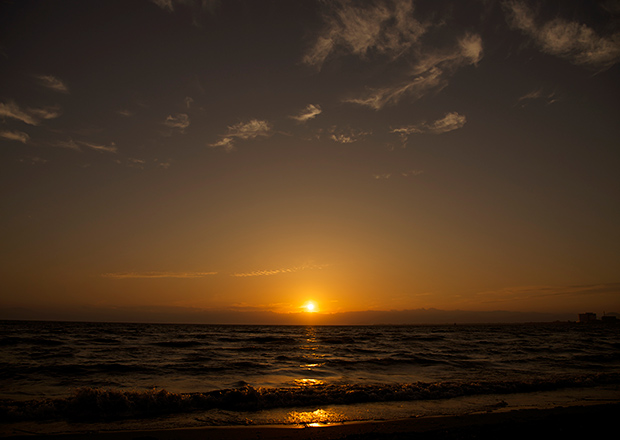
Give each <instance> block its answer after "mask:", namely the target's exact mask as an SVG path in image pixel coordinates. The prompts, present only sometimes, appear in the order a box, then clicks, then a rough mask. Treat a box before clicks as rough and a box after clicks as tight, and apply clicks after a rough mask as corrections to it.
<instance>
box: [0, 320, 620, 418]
mask: <svg viewBox="0 0 620 440" xmlns="http://www.w3.org/2000/svg"><path fill="white" fill-rule="evenodd" d="M619 383H620V326H617V325H582V324H577V323H549V324H540V323H537V324H515V325H505V324H503V325H449V326H448V325H446V326H252V325H229V326H224V325H187V324H183V325H180V324H179V325H176V324H126V323H78V322H23V321H22V322H18V321H3V322H0V421H4V422H15V421H20V420H45V419H46V418H55V419H58V418H60V419H62V418H66V419H70V420H71V419H72V420H96V419H99V420H100V419H104V420H113V419H127V418H132V417H133V418H141V417H152V416H153V414H155V415H157V416H166V415H170V414H188V413H191V414H196V411H199V412H200V415H199V416H195V417H194V420H198V421H201V422H202V423H205V424H230V423H247V420H249V419H252V417H251V416H248V414H250V415H251V414H254V415H256V414H258V412H261V411H271V412H270V413H269V416H268V417H267V416H264V417H263V419H264V420H269V421H275V422H286V421H288V422H295V417H296V416H295V415H296V414H297V415H299V414H302V415H303V414H306V415H307V414H310V416H308V417H309V419H308V420H310V421H312V420H315V421H325V422H334V421H341V420H339V418H340V419H342V420H351V419H352V416H351V415H350V414H353V413H354V414H358V416H357V417H358V418H360V417H359V414H367V415H368V417H367V418H373V417H374V418H377V414H378V413H381V411H383V412H385V413H386V414H388V416H389V415H390V414H391V416H394V415H397V413H398V411H397V409H398V408H402V403H403V402H425V405H427V406H428V405H433V404H434V403H435V402H439V401H441V402H444V403H445V402H446V401H450V399H452V400H454V399H461V400H460V401H459V402H464V401H463V399H467V398H468V397H470V396H478V401H480V398H481V396H482V398H486V399H487V400H488V402H490V404H493V402H495V401H500V400H497V399H495V400H493V397H494V396H500V395H508V394H515V393H520V394H530V395H531V394H532V393H540V392H544V391H549V390H566V389H588V388H594V387H601V386H607V387H610V386H611V387H612V389H615V390H617V389H618V388H617V387H618V384H619ZM619 397H620V396H619ZM460 404H463V403H460ZM360 405H364V406H363V408H362V409H360ZM373 405H374V406H373ZM377 405H381V406H377ZM334 406H338V407H339V408H340V413H338V414H341V416H338V415H334V414H337V412H335V411H331V413H330V412H329V411H328V412H326V410H325V409H324V408H333V407H334ZM444 406H445V405H444ZM353 407H355V408H356V409H355V411H348V412H347V411H346V408H353ZM343 408H345V410H343ZM373 408H374V409H373ZM390 408H392V409H390ZM321 411H323V412H321ZM241 413H242V414H243V416H235V415H233V416H231V414H241ZM223 414H224V415H223ZM278 414H281V415H278ZM330 414H331V415H330ZM347 414H349V415H347ZM369 414H370V415H369ZM372 414H374V416H373V415H372ZM285 415H286V417H285ZM265 417H266V418H265ZM300 417H302V418H303V417H306V416H300ZM330 417H331V418H330ZM386 417H387V416H386ZM353 418H355V417H353ZM258 419H261V418H260V417H258V418H257V420H258ZM261 420H262V419H261Z"/></svg>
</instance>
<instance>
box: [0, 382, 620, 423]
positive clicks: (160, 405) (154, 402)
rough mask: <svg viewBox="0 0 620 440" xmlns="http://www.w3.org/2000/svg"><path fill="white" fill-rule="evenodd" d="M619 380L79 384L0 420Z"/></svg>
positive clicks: (425, 396)
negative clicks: (209, 386)
mask: <svg viewBox="0 0 620 440" xmlns="http://www.w3.org/2000/svg"><path fill="white" fill-rule="evenodd" d="M618 383H620V374H617V373H602V374H592V375H584V376H571V377H558V378H547V379H535V380H523V381H518V380H514V381H475V382H459V381H451V382H416V383H408V384H381V385H377V384H374V385H373V384H359V385H311V386H299V387H281V388H260V387H259V388H254V387H252V386H249V385H247V384H245V383H239V385H240V387H239V388H232V389H224V390H217V391H210V392H205V393H171V392H168V391H166V390H162V389H152V390H148V391H135V390H129V391H128V390H111V389H103V388H90V387H89V388H80V389H77V390H75V391H74V392H73V393H72V394H71V395H70V396H68V397H64V398H56V399H38V400H29V401H14V400H2V401H0V422H5V423H6V422H9V423H10V422H18V421H33V420H34V421H44V420H72V421H94V420H114V419H123V418H144V417H153V416H161V415H167V414H174V413H181V412H192V411H204V410H210V409H224V410H229V411H257V410H263V409H273V408H292V407H303V406H310V405H335V404H341V405H349V404H358V403H371V402H391V401H416V400H436V399H449V398H454V397H462V396H473V395H485V394H487V395H491V394H514V393H529V392H536V391H552V390H557V389H561V388H579V387H594V386H599V385H608V384H618Z"/></svg>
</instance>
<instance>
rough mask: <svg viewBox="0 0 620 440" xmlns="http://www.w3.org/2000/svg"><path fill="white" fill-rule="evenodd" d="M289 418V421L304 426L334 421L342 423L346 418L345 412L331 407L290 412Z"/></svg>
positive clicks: (320, 424)
mask: <svg viewBox="0 0 620 440" xmlns="http://www.w3.org/2000/svg"><path fill="white" fill-rule="evenodd" d="M287 420H288V422H289V423H292V424H296V425H304V426H325V425H329V424H332V423H342V422H344V421H345V420H346V417H345V415H344V414H341V413H338V412H336V411H332V410H330V409H327V410H325V409H317V410H316V411H304V412H297V411H291V412H290V413H288V416H287Z"/></svg>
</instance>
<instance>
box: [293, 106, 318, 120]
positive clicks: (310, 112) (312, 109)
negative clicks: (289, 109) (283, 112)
mask: <svg viewBox="0 0 620 440" xmlns="http://www.w3.org/2000/svg"><path fill="white" fill-rule="evenodd" d="M321 112H322V110H321V107H320V106H318V105H314V104H308V106H307V107H306V108H305V109H304V110H302V112H301V113H299V114H298V115H296V116H291V118H292V119H295V120H296V121H298V122H306V121H309V120H310V119H314V118H316V117H317V116H318V115H320V114H321Z"/></svg>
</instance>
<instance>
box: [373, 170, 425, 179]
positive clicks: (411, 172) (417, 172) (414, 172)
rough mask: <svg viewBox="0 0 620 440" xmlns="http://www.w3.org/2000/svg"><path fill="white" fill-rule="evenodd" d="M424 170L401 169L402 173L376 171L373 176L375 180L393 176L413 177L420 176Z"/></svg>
mask: <svg viewBox="0 0 620 440" xmlns="http://www.w3.org/2000/svg"><path fill="white" fill-rule="evenodd" d="M423 173H424V171H423V170H407V171H401V172H400V173H376V174H373V175H372V178H373V179H375V180H387V179H391V178H393V177H401V178H403V177H405V178H406V177H411V176H419V175H420V174H423Z"/></svg>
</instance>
